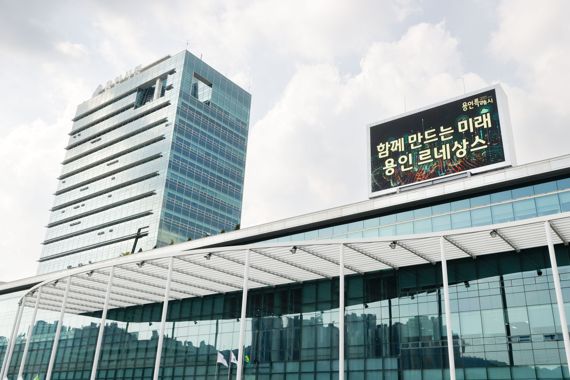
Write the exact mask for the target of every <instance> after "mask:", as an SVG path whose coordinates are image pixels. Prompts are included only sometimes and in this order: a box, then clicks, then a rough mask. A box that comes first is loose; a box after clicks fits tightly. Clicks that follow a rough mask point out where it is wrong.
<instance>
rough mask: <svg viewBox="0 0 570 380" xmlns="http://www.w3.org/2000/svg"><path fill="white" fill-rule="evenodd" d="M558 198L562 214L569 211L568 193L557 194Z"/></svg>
mask: <svg viewBox="0 0 570 380" xmlns="http://www.w3.org/2000/svg"><path fill="white" fill-rule="evenodd" d="M558 198H560V209H561V210H562V212H565V211H570V191H568V192H565V193H560V194H558Z"/></svg>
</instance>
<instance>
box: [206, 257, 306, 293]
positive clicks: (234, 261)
mask: <svg viewBox="0 0 570 380" xmlns="http://www.w3.org/2000/svg"><path fill="white" fill-rule="evenodd" d="M253 252H255V251H253ZM209 254H211V255H212V256H215V257H219V258H221V259H224V260H228V261H231V262H232V263H236V264H240V265H245V263H243V262H242V261H240V260H238V259H234V258H233V257H227V256H226V255H224V254H220V253H219V252H215V253H214V252H211V253H209ZM249 267H250V268H253V269H255V270H258V271H260V272H264V273H268V274H270V275H272V276H275V277H280V278H284V279H285V280H288V281H293V282H303V281H302V280H299V279H298V278H295V277H291V276H289V275H288V274H282V273H279V272H275V271H273V270H270V269H266V268H263V267H260V266H259V265H255V264H251V263H250V264H249ZM271 286H275V285H273V284H272V285H271Z"/></svg>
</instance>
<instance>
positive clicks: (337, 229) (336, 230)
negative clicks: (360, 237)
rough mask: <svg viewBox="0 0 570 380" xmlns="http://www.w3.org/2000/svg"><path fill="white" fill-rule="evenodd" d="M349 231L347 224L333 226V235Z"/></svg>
mask: <svg viewBox="0 0 570 380" xmlns="http://www.w3.org/2000/svg"><path fill="white" fill-rule="evenodd" d="M347 231H348V226H347V225H346V224H340V225H338V226H334V227H333V236H337V235H342V234H345V233H346V232H347Z"/></svg>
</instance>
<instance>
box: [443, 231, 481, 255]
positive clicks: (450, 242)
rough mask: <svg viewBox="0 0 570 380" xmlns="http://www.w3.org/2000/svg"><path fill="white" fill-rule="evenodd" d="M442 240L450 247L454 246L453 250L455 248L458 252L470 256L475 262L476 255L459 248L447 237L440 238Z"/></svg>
mask: <svg viewBox="0 0 570 380" xmlns="http://www.w3.org/2000/svg"><path fill="white" fill-rule="evenodd" d="M442 238H443V240H445V241H446V242H448V243H449V244H451V245H452V246H454V247H455V248H457V249H458V250H460V251H462V252H463V253H465V254H466V255H468V256H471V257H472V258H473V260H475V259H476V258H477V255H475V254H474V253H472V252H470V251H469V250H468V249H466V248H463V247H462V246H460V245H459V244H458V243H456V242H455V241H453V240H451V239H450V238H449V237H447V236H442Z"/></svg>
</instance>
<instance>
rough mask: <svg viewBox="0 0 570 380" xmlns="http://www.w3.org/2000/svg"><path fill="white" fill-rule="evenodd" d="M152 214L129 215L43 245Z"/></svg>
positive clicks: (147, 212)
mask: <svg viewBox="0 0 570 380" xmlns="http://www.w3.org/2000/svg"><path fill="white" fill-rule="evenodd" d="M151 214H152V211H151V210H147V211H144V212H139V213H138V214H134V215H129V216H126V217H124V218H120V219H116V220H112V221H110V222H107V223H103V224H99V225H97V226H93V227H89V228H85V229H83V230H80V231H76V232H72V233H70V234H66V235H61V236H58V237H54V238H51V239H48V240H46V241H44V242H43V243H42V244H44V245H48V244H51V243H55V242H58V241H62V240H67V239H70V238H72V237H76V236H80V235H84V234H87V233H89V232H93V231H97V230H99V229H101V228H107V227H111V226H116V225H117V224H121V223H125V222H130V221H131V220H135V219H139V218H142V217H144V216H147V215H151Z"/></svg>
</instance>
